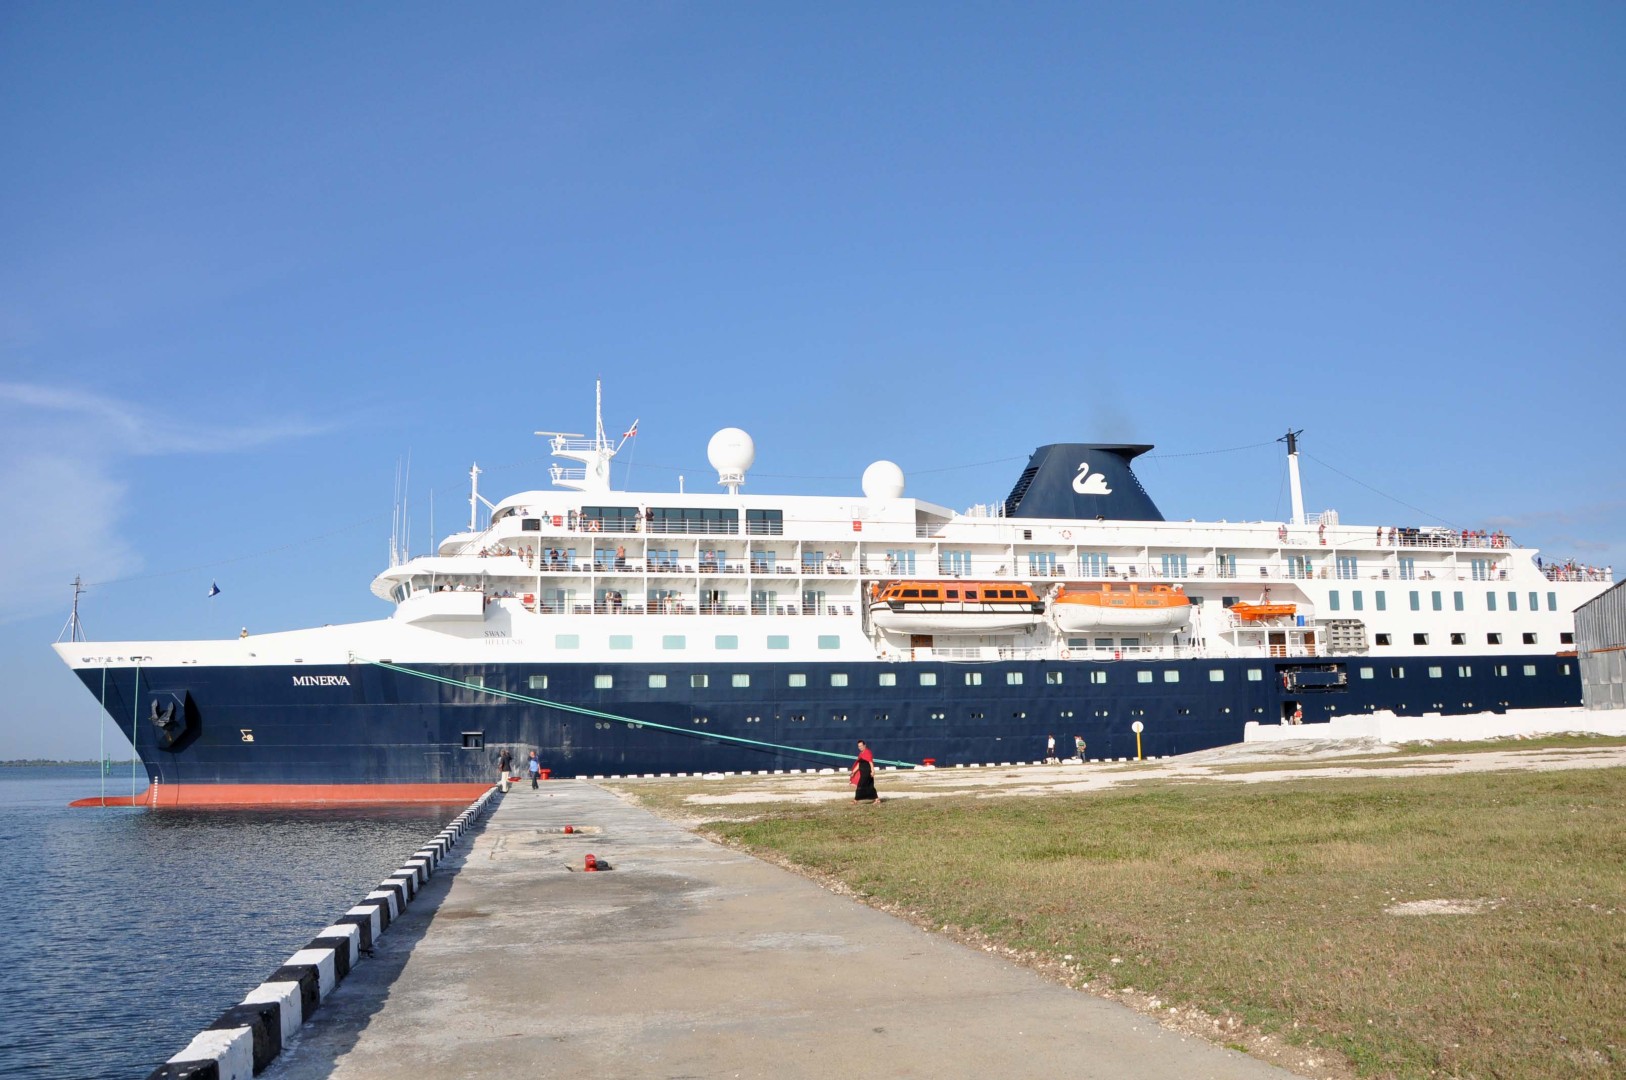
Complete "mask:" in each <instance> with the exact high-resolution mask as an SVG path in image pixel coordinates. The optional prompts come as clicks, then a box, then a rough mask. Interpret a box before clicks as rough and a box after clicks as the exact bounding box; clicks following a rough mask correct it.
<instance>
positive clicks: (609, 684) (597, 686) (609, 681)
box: [593, 675, 615, 690]
mask: <svg viewBox="0 0 1626 1080" xmlns="http://www.w3.org/2000/svg"><path fill="white" fill-rule="evenodd" d="M614 687H615V676H614V675H594V676H593V689H594V690H610V689H613V688H614Z"/></svg>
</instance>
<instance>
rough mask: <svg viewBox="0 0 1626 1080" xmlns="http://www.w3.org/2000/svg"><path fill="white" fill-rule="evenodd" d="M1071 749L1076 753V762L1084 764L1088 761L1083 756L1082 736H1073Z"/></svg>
mask: <svg viewBox="0 0 1626 1080" xmlns="http://www.w3.org/2000/svg"><path fill="white" fill-rule="evenodd" d="M1073 749H1074V750H1076V751H1078V760H1079V761H1080V762H1085V761H1088V760H1089V758H1087V757H1085V756H1084V736H1082V735H1074V736H1073Z"/></svg>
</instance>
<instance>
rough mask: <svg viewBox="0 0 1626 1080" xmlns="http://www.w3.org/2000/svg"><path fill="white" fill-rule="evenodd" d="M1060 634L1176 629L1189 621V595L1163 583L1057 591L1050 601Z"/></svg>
mask: <svg viewBox="0 0 1626 1080" xmlns="http://www.w3.org/2000/svg"><path fill="white" fill-rule="evenodd" d="M1050 610H1051V613H1052V614H1054V615H1055V617H1056V626H1057V627H1058V628H1060V629H1061V630H1062V631H1063V632H1064V633H1073V632H1078V631H1084V630H1178V629H1179V628H1180V627H1182V626H1185V625H1186V624H1187V623H1188V622H1190V621H1191V597H1189V596H1187V595H1186V594H1185V593H1183V592H1181V591H1180V590H1179V589H1175V588H1170V587H1169V586H1167V585H1140V584H1135V585H1128V584H1120V583H1112V584H1103V585H1102V586H1100V588H1090V589H1080V590H1077V591H1070V590H1068V589H1066V588H1062V589H1059V590H1057V592H1056V595H1055V597H1054V598H1052V599H1051V601H1050Z"/></svg>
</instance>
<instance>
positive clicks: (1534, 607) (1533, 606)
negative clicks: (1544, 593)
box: [1530, 593, 1541, 611]
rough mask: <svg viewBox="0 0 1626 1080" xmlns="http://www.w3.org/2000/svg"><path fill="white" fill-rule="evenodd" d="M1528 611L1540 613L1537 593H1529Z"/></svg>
mask: <svg viewBox="0 0 1626 1080" xmlns="http://www.w3.org/2000/svg"><path fill="white" fill-rule="evenodd" d="M1530 610H1531V611H1540V610H1541V596H1540V594H1539V593H1531V594H1530Z"/></svg>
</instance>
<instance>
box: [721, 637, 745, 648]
mask: <svg viewBox="0 0 1626 1080" xmlns="http://www.w3.org/2000/svg"><path fill="white" fill-rule="evenodd" d="M717 647H718V648H719V649H737V648H739V647H740V638H739V635H738V634H718V635H717Z"/></svg>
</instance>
